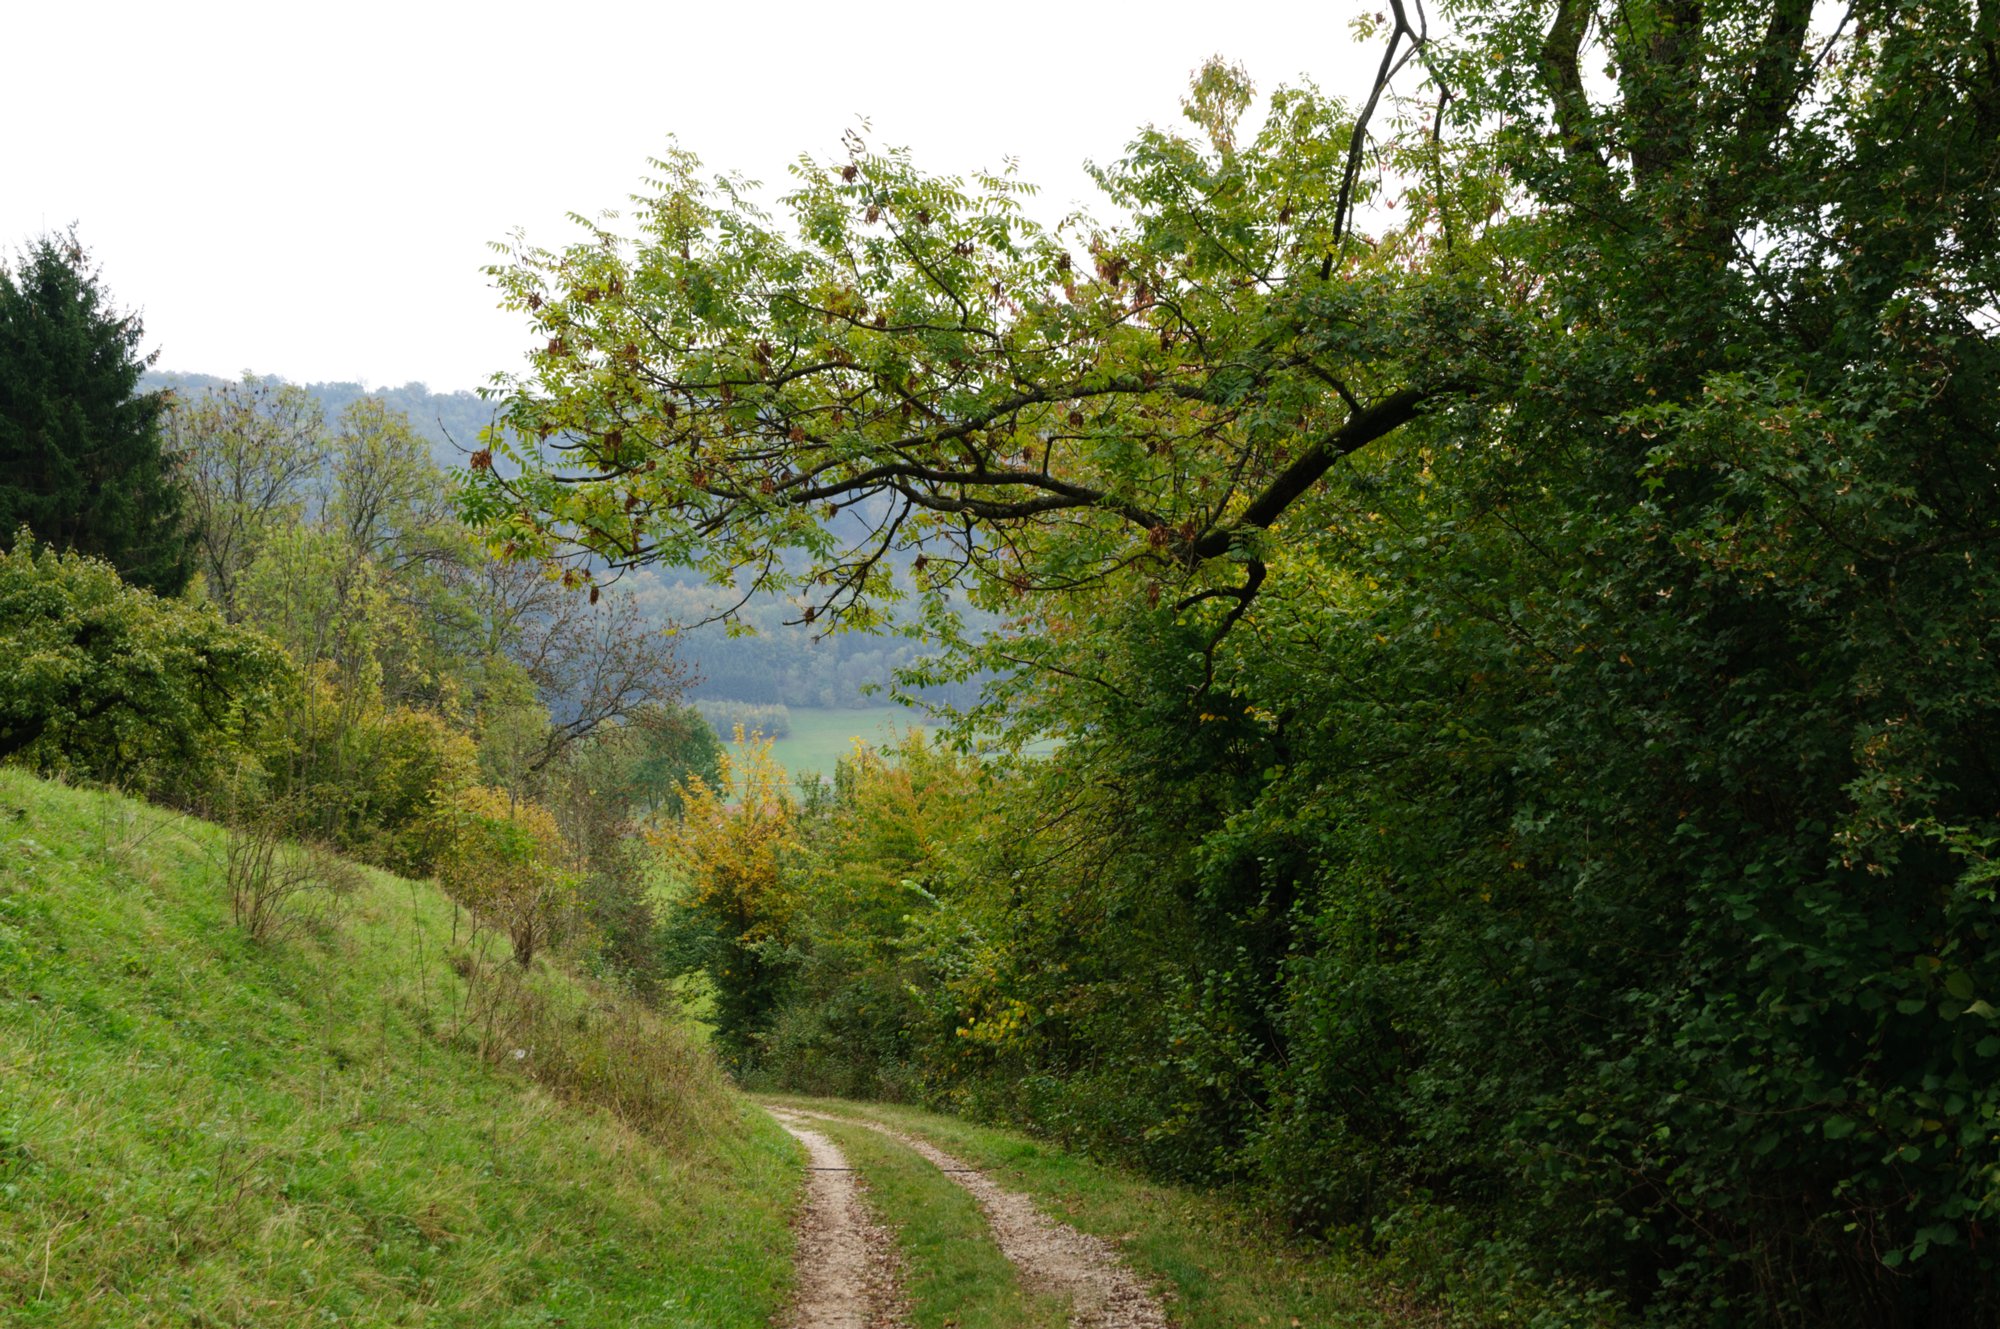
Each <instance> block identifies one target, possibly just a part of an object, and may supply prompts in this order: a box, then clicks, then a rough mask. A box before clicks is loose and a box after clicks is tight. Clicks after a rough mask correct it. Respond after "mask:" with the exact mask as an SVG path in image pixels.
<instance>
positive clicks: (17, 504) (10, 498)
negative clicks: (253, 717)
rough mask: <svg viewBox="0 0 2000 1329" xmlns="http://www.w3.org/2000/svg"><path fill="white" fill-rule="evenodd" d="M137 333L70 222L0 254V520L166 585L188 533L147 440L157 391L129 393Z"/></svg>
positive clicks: (141, 361)
mask: <svg viewBox="0 0 2000 1329" xmlns="http://www.w3.org/2000/svg"><path fill="white" fill-rule="evenodd" d="M143 335H144V329H143V327H142V325H141V323H140V321H139V317H138V315H136V314H132V313H120V312H119V311H118V310H117V309H115V308H113V306H112V304H111V300H110V297H109V295H108V293H107V292H106V291H105V290H104V288H103V286H102V284H101V283H100V280H99V277H98V273H97V272H96V271H95V270H94V269H93V268H92V266H91V264H90V259H89V255H88V254H87V253H85V251H84V249H83V247H82V245H80V244H79V243H78V242H77V239H76V235H75V233H74V232H73V231H72V232H68V233H65V234H60V235H45V236H42V237H41V238H40V239H38V240H36V241H35V242H34V243H33V244H32V245H31V246H29V248H28V249H27V250H26V252H25V253H23V254H21V255H20V256H19V258H18V259H17V261H16V262H15V264H14V266H13V267H12V269H11V270H10V269H8V268H7V267H5V266H0V530H4V531H9V532H11V531H13V530H15V529H16V528H17V527H19V526H24V525H25V526H26V527H27V528H28V529H29V530H31V531H33V532H34V534H35V535H36V537H37V538H38V539H40V540H42V541H44V542H46V543H48V544H52V545H55V546H56V547H57V548H59V549H74V550H78V551H80V552H83V553H86V554H91V555H94V556H96V557H99V558H102V559H105V560H106V561H107V562H109V563H111V564H112V565H113V566H115V567H116V568H117V569H118V571H119V573H120V574H121V575H122V576H123V577H124V578H125V579H126V580H127V581H129V582H131V583H133V584H135V585H138V586H143V587H145V588H147V589H148V590H153V591H157V592H160V593H163V594H174V593H176V592H178V591H179V590H181V588H182V587H184V586H185V585H186V584H187V580H188V576H189V574H190V571H191V569H192V566H193V562H192V542H191V539H190V531H189V530H188V527H187V524H186V522H185V521H184V520H183V518H182V513H181V492H180V489H179V486H178V485H177V484H176V482H175V478H174V467H173V462H172V459H171V458H170V457H169V456H167V455H166V454H165V453H164V451H163V449H162V445H161V415H162V413H163V410H164V408H165V404H166V402H165V397H164V395H163V394H160V393H141V392H139V391H138V387H139V376H140V375H141V374H142V373H143V372H144V371H145V369H146V367H147V366H148V365H149V364H150V363H151V361H152V357H150V356H146V355H142V354H141V353H140V350H139V342H140V339H141V337H142V336H143Z"/></svg>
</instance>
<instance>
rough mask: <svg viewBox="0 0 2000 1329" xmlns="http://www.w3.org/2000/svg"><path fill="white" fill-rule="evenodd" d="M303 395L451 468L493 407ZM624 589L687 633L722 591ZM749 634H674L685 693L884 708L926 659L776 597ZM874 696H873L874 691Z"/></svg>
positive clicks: (767, 601) (703, 629) (653, 584)
mask: <svg viewBox="0 0 2000 1329" xmlns="http://www.w3.org/2000/svg"><path fill="white" fill-rule="evenodd" d="M234 381H235V380H232V379H228V378H223V377H219V376H217V375H214V374H187V373H163V372H159V371H153V372H149V373H148V374H146V376H145V377H144V378H143V379H142V380H141V384H140V386H141V387H142V388H143V389H144V390H146V391H157V390H159V389H163V388H164V389H172V390H173V391H175V392H179V393H182V394H189V395H191V394H195V393H201V392H207V391H209V390H211V389H214V388H219V387H222V386H224V385H226V384H228V383H231V382H234ZM302 386H303V387H304V389H305V391H306V392H307V393H308V394H309V395H311V396H312V397H313V398H315V399H316V400H317V401H318V402H319V404H320V406H321V408H322V409H323V410H324V411H325V412H326V415H327V418H328V419H333V418H334V417H336V416H338V415H339V414H340V412H341V411H342V410H344V409H346V408H347V407H348V406H350V405H352V404H353V403H354V402H356V401H358V400H360V399H361V398H363V397H375V398H378V399H379V400H380V401H382V402H383V404H385V405H387V406H389V407H390V408H392V409H394V410H396V411H399V412H401V413H402V414H404V415H406V416H408V417H409V421H410V425H411V428H412V429H414V430H415V431H416V432H417V433H418V434H419V435H421V436H422V437H423V438H424V439H425V440H426V441H427V442H429V444H430V447H431V456H432V458H433V459H434V460H435V461H436V462H437V463H438V465H440V466H443V467H447V468H455V467H457V466H459V465H461V464H462V463H463V462H464V459H465V457H466V455H467V454H468V453H470V452H471V451H472V450H473V449H475V448H477V447H478V446H479V431H480V430H481V429H483V428H485V427H486V426H487V425H488V424H490V423H491V422H492V421H493V419H494V408H493V406H492V404H491V403H489V402H486V401H483V400H481V398H480V397H479V394H477V393H475V392H432V391H431V390H430V389H429V388H427V387H425V386H424V385H423V384H422V383H405V384H403V385H402V386H401V387H394V388H375V389H372V390H371V389H368V388H365V387H363V386H362V385H361V384H359V383H307V384H304V385H302ZM628 584H629V585H630V586H631V588H632V589H633V590H634V591H635V592H636V593H637V594H638V597H639V600H640V603H641V604H643V605H644V606H645V607H646V612H647V615H648V617H650V618H651V619H652V620H653V621H654V622H656V623H657V624H659V625H660V626H661V627H662V628H663V629H664V628H666V627H667V626H669V625H673V624H680V625H691V624H696V623H699V622H700V620H702V619H704V618H706V617H708V616H709V614H710V613H711V612H712V608H713V606H714V605H715V604H716V603H718V601H719V599H720V598H721V593H720V592H718V591H716V590H714V589H713V588H711V587H707V586H704V585H702V584H701V583H699V582H698V581H695V580H693V579H692V578H691V577H689V576H688V575H687V574H675V573H672V572H670V571H661V572H655V571H650V570H649V571H647V572H645V573H642V574H640V575H638V576H635V577H633V578H631V579H629V582H628ZM737 617H738V618H740V619H741V620H742V621H743V622H745V623H747V624H749V625H750V626H751V627H753V628H754V629H755V635H751V636H738V637H731V636H730V635H729V634H728V633H727V632H726V631H725V630H724V629H723V628H722V627H721V626H720V625H719V624H705V625H702V626H695V627H687V628H686V630H685V631H683V632H681V633H680V634H679V641H678V646H679V652H680V655H681V657H682V658H683V659H684V660H686V661H688V662H689V663H690V664H691V665H692V666H693V670H694V674H695V680H696V681H695V682H694V683H693V685H692V686H691V687H690V689H689V691H690V692H691V693H692V695H694V696H697V697H703V698H708V699H711V700H719V701H745V702H760V703H782V704H784V705H787V706H807V707H828V706H885V705H888V704H889V698H888V696H887V695H886V694H887V690H888V684H889V683H890V681H891V680H892V678H893V677H894V675H895V672H896V671H897V670H898V669H901V668H905V667H907V666H909V665H911V664H914V663H915V662H916V661H917V660H918V659H919V658H920V657H922V656H924V655H926V654H928V653H929V652H930V648H929V647H927V646H926V645H924V644H923V643H922V642H917V641H911V640H909V639H907V638H903V637H896V636H864V635H859V634H847V635H844V636H840V637H833V638H825V639H819V638H818V634H816V633H815V632H814V630H813V629H811V628H809V627H807V626H805V625H803V624H792V625H787V623H786V620H787V619H793V618H796V617H798V614H797V611H796V610H794V609H792V608H791V607H790V606H788V605H787V604H785V603H783V602H782V601H779V600H777V599H775V598H770V597H765V598H759V599H756V600H753V601H751V602H750V603H749V604H746V605H745V606H744V607H743V609H742V611H741V612H740V613H739V614H738V615H737ZM874 689H879V690H874ZM975 692H976V685H973V684H960V685H954V686H951V687H945V688H937V689H929V690H926V691H925V693H924V694H923V695H925V696H926V697H930V698H933V699H935V700H939V701H947V702H953V703H964V702H970V701H971V700H972V699H973V694H974V693H975Z"/></svg>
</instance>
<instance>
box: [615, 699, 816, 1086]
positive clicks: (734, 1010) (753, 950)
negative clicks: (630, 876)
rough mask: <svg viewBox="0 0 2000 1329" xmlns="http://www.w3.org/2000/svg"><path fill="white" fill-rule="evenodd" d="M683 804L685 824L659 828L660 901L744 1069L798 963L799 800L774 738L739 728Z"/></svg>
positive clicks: (690, 782) (729, 1051) (681, 960)
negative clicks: (716, 768) (717, 769)
mask: <svg viewBox="0 0 2000 1329" xmlns="http://www.w3.org/2000/svg"><path fill="white" fill-rule="evenodd" d="M681 808H682V814H681V819H680V820H679V821H678V822H673V823H669V824H667V825H664V826H662V827H661V828H660V829H659V830H657V831H656V832H655V842H656V843H657V845H658V846H659V848H660V851H661V878H662V879H661V881H660V882H659V884H658V885H656V886H655V888H654V890H653V893H652V899H653V907H654V910H655V912H656V914H657V916H658V917H659V919H660V925H661V931H662V933H663V934H664V937H665V940H666V942H667V945H668V947H669V949H670V952H671V954H672V957H673V963H674V966H675V967H676V968H677V969H679V970H680V971H681V972H682V973H687V974H693V973H700V974H704V975H706V977H707V979H708V982H709V983H710V985H711V986H712V988H713V990H714V993H715V1016H714V1019H715V1034H716V1041H717V1042H718V1044H719V1045H720V1046H721V1048H722V1051H723V1053H724V1055H725V1056H726V1057H727V1058H728V1060H729V1061H730V1062H731V1064H732V1065H733V1066H735V1068H736V1069H737V1070H738V1071H743V1070H746V1069H749V1068H750V1067H751V1066H753V1065H754V1064H755V1062H756V1060H757V1053H758V1050H759V1049H760V1047H761V1046H762V1044H763V1041H764V1034H765V1032H766V1031H767V1030H768V1029H769V1028H770V1023H771V1018H772V1015H773V1013H774V1012H775V1010H776V1009H777V1004H778V1001H779V999H780V997H781V996H782V994H783V991H784V986H785V980H786V978H787V976H788V974H789V973H790V971H791V968H792V940H793V938H792V925H793V921H794V917H795V915H796V914H797V912H798V909H799V905H800V896H799V892H798V889H797V885H796V883H795V882H794V881H793V880H792V878H791V876H790V874H788V873H787V872H785V871H784V870H783V866H784V865H783V860H784V858H785V856H786V855H787V854H788V853H789V852H791V851H792V850H794V849H795V848H796V847H797V819H798V805H797V801H796V800H795V799H794V798H793V796H792V792H791V785H790V781H789V778H788V777H787V776H786V774H785V771H784V768H783V767H781V766H779V765H778V763H777V761H776V760H775V759H774V758H773V757H772V755H771V744H770V741H769V740H768V739H751V740H746V739H745V738H744V736H743V731H742V730H741V729H738V730H737V731H736V743H735V745H734V747H733V748H732V750H731V751H729V752H728V753H725V754H724V756H723V761H722V778H721V779H720V780H718V781H716V782H715V783H713V784H711V783H710V782H709V781H707V780H705V779H703V778H702V777H701V776H699V775H694V776H690V777H688V779H687V781H686V783H685V784H684V785H683V786H682V790H681Z"/></svg>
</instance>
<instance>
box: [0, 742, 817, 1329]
mask: <svg viewBox="0 0 2000 1329" xmlns="http://www.w3.org/2000/svg"><path fill="white" fill-rule="evenodd" d="M221 846H222V838H221V832H220V831H219V830H217V829H216V828H214V827H212V826H209V825H206V824H204V823H201V822H198V821H194V820H192V819H189V818H184V817H179V816H175V815H173V814H170V813H166V812H162V811H160V810H158V809H154V808H150V807H147V806H146V805H144V804H140V803H137V802H133V801H131V800H127V799H123V798H118V797H115V796H111V795H106V794H99V793H90V792H82V791H77V790H72V789H66V788H63V787H61V786H59V785H55V784H50V783H46V782H42V781H38V780H35V779H32V778H30V777H28V776H26V775H24V774H21V773H19V772H16V771H9V770H0V1323H6V1324H9V1325H61V1326H78V1327H79V1329H87V1327H90V1326H121V1327H122V1326H139V1325H169V1324H171V1325H177V1326H187V1325H208V1326H222V1325H308V1324H311V1325H321V1324H348V1325H420V1326H445V1325H452V1326H458V1325H464V1326H481V1327H482V1329H485V1327H487V1326H493V1327H497V1329H514V1327H516V1326H541V1325H558V1324H560V1325H567V1326H607V1327H608V1326H614V1325H615V1326H620V1327H621V1329H624V1327H626V1326H631V1327H635V1329H636V1327H638V1326H696V1325H700V1326H710V1325H713V1326H745V1327H746V1329H747V1326H753V1325H756V1326H761V1325H764V1324H766V1323H767V1322H768V1320H769V1318H770V1316H771V1315H772V1314H773V1312H774V1311H775V1310H776V1309H777V1308H778V1307H779V1306H780V1305H781V1304H782V1302H783V1298H784V1294H785V1292H786V1290H787V1285H788V1283H789V1280H790V1277H791V1274H790V1264H791V1259H790V1256H791V1239H790V1234H789V1231H788V1227H787V1224H788V1221H789V1218H790V1215H791V1212H792V1210H793V1207H794V1205H795V1203H796V1198H797V1190H798V1182H799V1170H798V1158H797V1154H796V1152H795V1149H794V1146H793V1145H792V1143H791V1142H790V1141H789V1139H787V1138H786V1137H785V1136H784V1135H783V1134H782V1133H781V1132H780V1131H779V1130H778V1129H777V1128H776V1127H775V1125H774V1124H773V1123H771V1122H770V1121H769V1119H768V1118H766V1117H765V1115H764V1114H763V1113H761V1112H756V1111H747V1110H746V1108H745V1106H744V1105H743V1102H742V1100H740V1099H739V1098H737V1097H736V1096H735V1095H734V1094H733V1093H732V1092H730V1091H729V1090H728V1089H727V1088H726V1087H725V1086H724V1085H723V1083H722V1081H721V1078H720V1076H719V1074H718V1073H717V1072H716V1070H715V1067H714V1065H713V1063H712V1061H711V1060H710V1058H709V1055H708V1053H707V1052H706V1050H705V1049H703V1048H702V1047H701V1046H700V1045H699V1043H698V1041H697V1040H695V1039H694V1038H692V1037H691V1036H689V1035H688V1034H687V1033H686V1031H683V1030H676V1029H675V1028H673V1027H672V1026H670V1025H668V1024H667V1023H666V1022H665V1021H662V1020H660V1019H659V1018H658V1017H655V1016H651V1015H650V1014H648V1013H643V1012H638V1011H636V1010H632V1009H627V1008H626V1007H625V1006H624V1005H621V999H620V998H618V997H617V996H616V995H615V994H611V993H606V992H602V991H598V990H595V989H592V988H589V987H587V986H585V985H582V984H579V983H577V982H575V981H574V980H572V979H570V978H568V977H567V976H565V975H564V974H562V973H561V972H560V971H558V970H556V969H554V968H552V967H550V966H547V965H538V966H537V969H536V970H535V971H534V972H533V973H531V974H528V975H523V976H519V977H518V978H512V979H510V980H509V982H508V983H502V982H499V981H498V975H499V974H502V973H504V970H495V969H493V968H491V966H493V965H495V964H496V963H497V964H504V963H505V962H504V960H502V959H499V958H498V957H496V956H494V955H490V954H488V953H486V949H485V948H486V944H487V942H488V940H489V939H488V938H485V937H483V936H480V935H478V934H476V933H473V932H472V931H471V929H470V927H469V920H468V919H467V918H466V916H464V915H463V914H462V913H459V912H458V911H456V910H454V909H453V907H452V905H451V904H450V903H449V902H448V901H447V900H445V899H444V898H443V897H442V896H441V895H439V894H438V892H437V891H436V890H435V889H434V888H432V887H430V886H428V885H423V884H418V883H412V882H408V881H403V880H400V879H398V878H394V877H390V876H388V875H386V874H381V873H375V872H365V873H359V874H350V877H351V879H352V881H353V886H352V889H351V891H350V892H349V893H348V894H346V895H344V896H343V897H341V898H339V899H338V900H336V901H334V902H333V905H332V908H331V909H330V910H329V911H327V912H326V914H325V916H324V917H323V918H322V919H321V920H320V921H319V922H317V923H315V924H313V925H312V926H310V927H306V928H302V929H297V930H294V931H293V932H292V933H291V934H290V935H289V936H287V937H285V938H284V939H282V940H279V941H275V942H263V943H258V942H252V941H250V940H249V939H248V938H247V937H245V936H244V935H242V934H241V933H240V932H239V931H238V930H237V929H236V928H234V927H233V926H231V923H230V908H229V901H228V898H227V891H226V889H225V887H224V885H223V884H222V880H221V867H220V864H221V858H222V853H221ZM501 949H502V951H504V948H501ZM510 984H511V986H510ZM516 1040H520V1041H522V1042H524V1043H526V1044H527V1045H524V1046H512V1045H510V1044H512V1043H513V1042H514V1041H516ZM635 1056H643V1058H644V1059H645V1060H644V1064H645V1066H646V1067H647V1070H648V1073H647V1075H646V1076H645V1077H644V1083H643V1085H641V1084H639V1083H638V1081H637V1077H634V1076H632V1075H630V1074H627V1075H625V1076H624V1077H623V1078H622V1079H621V1078H619V1076H618V1075H616V1074H614V1073H613V1071H614V1070H615V1069H616V1067H615V1066H613V1065H612V1063H621V1064H622V1063H623V1062H624V1061H626V1060H629V1059H630V1058H632V1057H635ZM538 1074H539V1075H540V1076H541V1078H540V1079H538V1078H537V1075H538Z"/></svg>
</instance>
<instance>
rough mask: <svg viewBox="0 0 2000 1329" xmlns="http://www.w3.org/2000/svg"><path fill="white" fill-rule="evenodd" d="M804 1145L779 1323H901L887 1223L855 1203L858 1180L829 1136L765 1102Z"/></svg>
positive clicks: (871, 1328)
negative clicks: (786, 1299) (802, 1185)
mask: <svg viewBox="0 0 2000 1329" xmlns="http://www.w3.org/2000/svg"><path fill="white" fill-rule="evenodd" d="M766 1110H767V1111H769V1112H770V1114H771V1115H772V1116H773V1117H774V1118H776V1119H777V1122H778V1125H779V1126H781V1127H783V1128H784V1130H785V1131H786V1132H788V1133H789V1134H790V1135H791V1136H792V1138H794V1139H796V1140H797V1141H798V1142H799V1143H800V1144H802V1145H804V1146H805V1149H806V1156H807V1159H808V1166H809V1167H810V1168H811V1171H809V1172H808V1173H807V1174H806V1177H807V1180H806V1205H805V1209H804V1210H803V1211H802V1212H801V1213H800V1215H799V1220H798V1224H797V1231H798V1271H799V1282H798V1289H797V1291H796V1292H795V1293H794V1294H793V1296H792V1302H791V1305H790V1306H789V1307H788V1308H787V1309H786V1312H785V1314H784V1316H783V1317H782V1318H781V1319H780V1320H779V1321H778V1323H779V1324H781V1325H783V1326H785V1329H903V1326H905V1325H906V1324H907V1323H908V1321H907V1320H906V1319H905V1316H904V1307H903V1297H902V1289H901V1278H900V1277H899V1274H900V1260H899V1259H898V1257H897V1254H896V1243H895V1240H894V1239H893V1238H892V1237H891V1236H890V1235H889V1231H888V1229H886V1228H884V1227H883V1226H882V1225H881V1224H879V1223H877V1222H876V1221H875V1220H874V1219H872V1218H870V1217H869V1215H868V1210H867V1209H866V1208H865V1207H864V1206H863V1205H862V1203H861V1182H860V1179H859V1178H858V1177H857V1176H856V1175H855V1173H854V1171H853V1170H852V1169H851V1168H849V1167H848V1166H847V1157H846V1155H844V1154H842V1153H841V1152H840V1149H839V1147H838V1146H837V1145H835V1144H834V1142H833V1141H831V1140H829V1139H827V1138H826V1137H825V1136H824V1135H822V1134H820V1133H819V1132H818V1131H816V1130H813V1129H812V1128H811V1127H810V1126H807V1125H806V1124H805V1123H804V1122H803V1121H802V1120H801V1119H800V1115H799V1114H794V1113H792V1112H789V1111H787V1110H785V1109H783V1108H768V1109H766Z"/></svg>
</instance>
